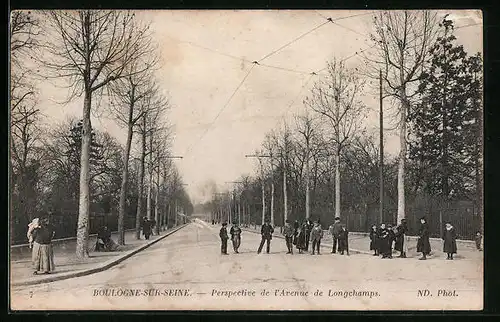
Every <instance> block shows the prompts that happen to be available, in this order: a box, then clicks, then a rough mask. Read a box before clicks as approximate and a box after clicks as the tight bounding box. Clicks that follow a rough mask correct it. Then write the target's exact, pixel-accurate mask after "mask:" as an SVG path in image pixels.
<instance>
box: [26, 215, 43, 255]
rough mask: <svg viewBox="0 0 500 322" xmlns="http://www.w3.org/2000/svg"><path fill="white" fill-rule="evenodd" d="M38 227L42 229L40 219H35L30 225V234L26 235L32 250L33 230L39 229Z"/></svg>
mask: <svg viewBox="0 0 500 322" xmlns="http://www.w3.org/2000/svg"><path fill="white" fill-rule="evenodd" d="M38 227H40V218H34V219H33V220H32V221H31V222H30V223H29V224H28V232H27V233H26V237H28V242H29V244H30V249H31V248H33V230H35V228H38Z"/></svg>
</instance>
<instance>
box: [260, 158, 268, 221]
mask: <svg viewBox="0 0 500 322" xmlns="http://www.w3.org/2000/svg"><path fill="white" fill-rule="evenodd" d="M259 162H260V173H261V177H262V179H261V180H262V225H264V222H265V220H266V192H265V185H264V169H263V168H262V161H261V160H260V159H259Z"/></svg>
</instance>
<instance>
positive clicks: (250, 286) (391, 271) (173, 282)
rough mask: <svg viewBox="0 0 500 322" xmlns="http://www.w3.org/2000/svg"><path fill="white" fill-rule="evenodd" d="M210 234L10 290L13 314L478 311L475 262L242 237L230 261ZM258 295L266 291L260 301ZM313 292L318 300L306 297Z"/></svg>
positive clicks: (192, 233)
mask: <svg viewBox="0 0 500 322" xmlns="http://www.w3.org/2000/svg"><path fill="white" fill-rule="evenodd" d="M218 229H219V227H215V226H211V225H208V224H206V223H204V222H199V221H197V222H195V223H192V224H190V225H188V226H187V227H185V228H183V229H181V230H180V231H179V232H177V233H175V234H173V235H172V236H169V237H167V238H166V239H164V240H163V241H161V242H159V243H157V244H155V245H154V246H152V247H150V248H148V249H146V250H145V251H143V252H141V253H139V254H137V255H135V256H133V257H131V258H130V259H128V260H126V261H124V262H123V263H121V264H119V265H117V266H115V267H113V268H111V269H109V270H107V271H104V272H101V273H97V274H93V275H89V276H84V277H79V278H74V279H69V280H64V281H59V282H53V283H48V284H43V285H36V286H28V287H19V288H13V289H12V290H11V292H12V293H11V295H12V297H11V300H12V308H13V309H54V310H75V309H79V310H89V309H94V310H105V309H119V310H141V309H149V310H155V309H156V310H190V309H198V310H203V309H204V310H229V309H241V310H258V309H263V310H273V309H279V310H282V309H284V310H289V309H296V310H351V309H365V310H366V309H374V310H378V309H397V310H402V309H445V310H446V309H481V308H482V298H483V296H482V289H483V278H482V276H483V264H482V261H478V260H477V259H471V260H468V259H459V260H455V261H446V260H444V259H442V258H434V259H431V260H428V261H419V260H416V259H414V258H411V259H393V260H385V259H384V260H382V259H380V258H378V257H373V256H369V255H363V254H355V255H351V256H349V257H347V256H340V255H331V254H329V253H328V252H327V250H326V249H325V250H324V251H325V253H324V254H322V255H321V256H312V255H310V254H303V255H299V254H294V255H287V254H285V253H286V247H285V245H284V240H283V239H278V238H275V239H273V242H272V247H271V254H265V253H262V254H259V255H258V254H257V253H256V249H257V247H258V244H259V240H260V236H259V235H257V234H255V233H251V232H244V233H243V235H242V246H241V248H240V254H233V253H232V251H231V247H229V249H230V255H229V256H221V255H220V244H219V237H218ZM426 289H428V290H429V291H430V292H431V294H432V296H418V290H426ZM440 289H446V290H450V291H453V290H454V291H455V292H456V295H457V296H448V297H444V296H438V290H440ZM263 290H267V291H268V292H269V293H268V294H267V295H265V296H263V295H261V292H262V291H263ZM282 290H283V292H282ZM316 290H320V291H322V292H323V294H322V295H321V296H315V295H314V294H315V291H316ZM229 291H231V292H238V291H239V293H237V294H234V295H232V294H229V293H228V292H229ZM104 292H107V294H104ZM113 292H114V293H113ZM253 292H255V293H253ZM286 292H290V293H286ZM306 292H307V293H306ZM354 292H356V293H354ZM148 293H149V294H148ZM96 294H97V295H96Z"/></svg>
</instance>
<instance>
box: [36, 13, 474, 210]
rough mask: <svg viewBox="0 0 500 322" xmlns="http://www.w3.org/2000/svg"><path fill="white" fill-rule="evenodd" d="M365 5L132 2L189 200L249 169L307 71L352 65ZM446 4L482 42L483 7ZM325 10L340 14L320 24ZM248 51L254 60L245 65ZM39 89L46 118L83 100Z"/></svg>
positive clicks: (470, 37)
mask: <svg viewBox="0 0 500 322" xmlns="http://www.w3.org/2000/svg"><path fill="white" fill-rule="evenodd" d="M364 13H366V14H364ZM369 13H373V11H346V10H337V11H284V10H272V11H271V10H270V11H215V10H211V11H196V10H195V11H178V10H175V11H143V12H140V14H139V16H140V17H142V18H144V19H147V20H149V21H151V23H152V30H153V32H154V37H155V40H156V41H157V42H158V44H159V45H160V47H161V53H162V62H161V63H162V68H161V70H160V71H159V72H158V74H157V76H158V80H159V83H160V84H161V85H162V86H163V88H164V90H165V91H166V92H167V93H168V96H169V100H170V103H171V109H170V111H169V113H168V117H169V121H170V123H171V124H173V125H174V129H175V138H174V141H173V152H172V153H173V154H174V155H181V156H183V159H182V160H175V161H174V162H175V163H176V164H177V166H178V168H179V170H180V173H181V175H182V177H183V179H184V182H185V183H187V184H188V186H187V187H186V188H187V190H188V192H189V193H190V196H191V198H192V199H193V201H195V202H196V201H203V199H206V198H207V197H210V196H207V195H206V193H205V192H204V186H205V185H206V184H207V182H210V181H211V180H213V181H214V182H216V183H217V184H218V185H219V188H221V189H223V188H228V185H227V184H225V182H226V181H234V180H237V179H238V178H239V177H240V176H241V175H242V174H248V173H252V172H253V171H254V169H255V166H256V164H255V162H256V161H255V160H252V159H247V158H245V154H249V153H252V152H254V151H255V149H257V148H259V147H260V145H261V143H262V141H263V138H264V135H265V134H266V132H268V131H269V130H271V129H273V128H276V127H278V126H279V124H280V123H282V121H283V119H291V118H292V117H293V115H294V114H295V113H301V112H302V111H303V110H304V106H303V104H302V100H303V99H304V97H305V95H307V94H308V91H309V89H310V88H311V87H312V85H313V83H314V80H315V79H316V78H315V77H316V76H313V77H312V78H311V75H309V73H310V72H313V71H318V70H321V69H323V68H324V67H325V66H326V62H327V61H328V60H331V59H332V58H334V57H337V58H339V59H342V58H347V57H350V56H352V57H351V58H350V59H348V60H347V61H346V64H347V65H348V66H350V67H356V66H358V65H359V64H360V63H361V59H360V57H359V56H356V55H354V56H353V54H355V53H356V52H360V51H361V50H364V49H366V48H367V47H369V46H370V43H369V42H368V39H367V37H368V35H369V33H370V32H371V21H372V15H371V14H369ZM446 13H451V16H450V18H451V19H453V20H454V22H455V26H456V27H461V26H467V27H464V28H458V29H457V30H456V31H455V34H456V36H457V38H458V42H459V43H460V44H463V45H464V47H465V49H466V51H467V52H468V53H469V54H472V53H475V52H478V51H481V52H482V25H481V24H480V23H481V22H482V18H481V13H480V12H478V11H443V12H440V14H442V15H444V14H446ZM363 14H364V15H363ZM350 16H353V17H350ZM327 17H331V18H332V19H334V20H335V19H338V18H342V19H340V20H338V21H337V23H336V24H332V23H327V24H325V25H323V26H321V27H318V26H320V25H321V24H322V23H324V22H325V21H326V18H327ZM346 17H347V18H346ZM478 23H479V25H475V24H478ZM469 25H471V26H469ZM316 27H318V28H317V29H315V30H314V31H312V32H310V33H308V34H307V35H305V36H303V37H302V38H300V39H298V40H297V41H294V42H292V43H291V44H290V45H289V46H286V47H285V48H283V49H282V50H279V51H277V52H276V53H275V54H273V55H270V56H269V57H267V58H265V59H263V58H264V57H266V56H267V55H268V54H270V53H272V52H274V51H275V50H277V49H279V48H280V47H282V46H284V45H286V44H288V43H290V42H291V41H293V40H294V39H296V38H297V37H299V36H301V35H303V34H305V33H307V32H309V31H311V30H313V29H314V28H316ZM247 61H250V62H247ZM252 61H259V62H260V63H261V65H253V64H252V63H251V62H252ZM264 64H265V65H271V66H274V67H279V68H284V69H290V70H293V71H290V70H283V69H278V68H271V67H267V66H264ZM252 66H253V68H252ZM250 69H252V70H251V72H250V73H249V74H248V76H247V78H246V79H245V81H244V82H243V83H242V85H241V87H240V88H239V90H238V91H237V92H236V94H235V95H234V96H233V97H232V99H231V100H230V101H229V99H230V97H231V95H232V94H233V92H234V91H235V89H236V88H237V87H238V85H239V84H240V83H241V81H242V80H243V78H244V77H245V76H246V75H247V73H248V71H249V70H250ZM301 72H302V73H301ZM307 81H309V82H308V83H307V84H306V86H304V84H305V83H306V82H307ZM40 92H41V97H40V106H41V109H42V111H43V112H44V114H45V115H46V116H48V118H47V122H54V123H55V122H61V121H63V120H64V119H66V118H67V117H68V116H76V117H81V115H82V101H81V100H78V99H77V100H75V101H73V102H71V103H70V104H67V105H65V106H61V105H59V104H56V103H54V101H61V100H63V99H64V97H65V95H66V94H67V92H66V90H64V89H61V88H57V87H54V86H52V85H51V84H49V83H44V84H42V85H41V88H40ZM228 101H229V103H228V104H227V102H228ZM364 101H365V103H366V104H367V105H368V107H369V108H370V109H372V110H373V113H375V111H376V110H377V109H378V105H377V104H378V100H377V97H376V96H375V97H373V96H370V95H365V97H364ZM292 102H294V104H292ZM226 104H227V105H226ZM224 107H225V108H224ZM223 108H224V109H223ZM101 109H102V110H104V109H105V106H103V107H101ZM222 109H223V110H222ZM221 110H222V112H221ZM219 113H220V115H219V117H218V118H217V119H216V117H217V115H218V114H219ZM374 115H375V114H374ZM214 120H215V121H214ZM92 122H93V124H94V126H95V127H97V128H98V129H106V130H107V131H109V132H110V133H111V134H112V135H114V136H115V137H116V138H117V139H118V140H119V141H120V142H122V143H124V142H125V130H124V129H121V128H120V127H118V126H117V125H116V124H115V123H114V121H113V120H111V119H108V118H106V117H105V116H104V115H100V116H99V115H97V114H96V115H94V116H93V119H92ZM376 122H377V118H376V117H371V118H368V120H367V127H368V128H369V129H372V130H374V129H376V128H377V123H376ZM387 122H390V120H387ZM394 134H395V133H392V134H391V133H388V134H387V138H386V148H387V152H389V153H397V150H398V140H397V137H395V135H394Z"/></svg>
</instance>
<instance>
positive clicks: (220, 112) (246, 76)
mask: <svg viewBox="0 0 500 322" xmlns="http://www.w3.org/2000/svg"><path fill="white" fill-rule="evenodd" d="M254 67H255V64H252V67H250V69H249V70H248V72H247V73H246V75H245V77H243V79H242V80H241V82H240V83H239V84H238V86H237V87H236V89H235V90H234V91H233V93H232V94H231V96H230V97H229V99H228V100H227V101H226V103H225V104H224V105H223V106H222V108H221V109H220V110H219V112H218V113H217V115H216V116H215V118H214V119H213V120H212V122H210V123H209V125H208V126H207V128H206V130H205V131H204V132H203V133H202V135H201V136H200V137H199V138H198V139H197V140H196V141H195V142H193V144H191V145H190V146H189V147H188V149H187V150H186V153H185V155H187V154H189V152H191V150H192V149H193V147H194V146H195V145H196V144H198V142H200V141H201V140H202V139H203V137H204V136H205V135H206V134H207V133H208V131H209V130H210V128H211V127H212V125H213V124H214V123H215V122H216V121H217V120H218V119H219V116H220V115H221V114H222V112H224V110H225V109H226V108H227V107H228V106H229V103H230V102H231V100H232V99H233V97H234V96H235V95H236V93H237V92H238V90H239V89H240V87H241V86H242V85H243V83H244V82H245V80H246V79H247V78H248V76H249V75H250V72H251V71H252V69H253V68H254Z"/></svg>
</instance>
